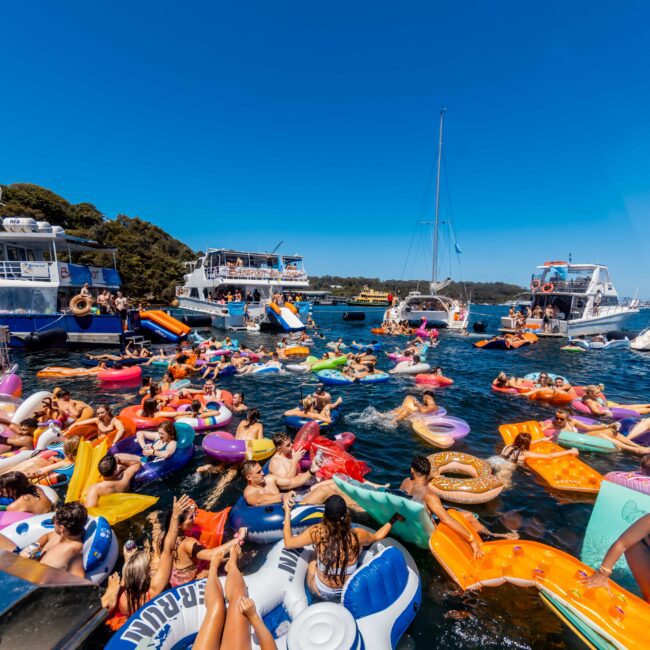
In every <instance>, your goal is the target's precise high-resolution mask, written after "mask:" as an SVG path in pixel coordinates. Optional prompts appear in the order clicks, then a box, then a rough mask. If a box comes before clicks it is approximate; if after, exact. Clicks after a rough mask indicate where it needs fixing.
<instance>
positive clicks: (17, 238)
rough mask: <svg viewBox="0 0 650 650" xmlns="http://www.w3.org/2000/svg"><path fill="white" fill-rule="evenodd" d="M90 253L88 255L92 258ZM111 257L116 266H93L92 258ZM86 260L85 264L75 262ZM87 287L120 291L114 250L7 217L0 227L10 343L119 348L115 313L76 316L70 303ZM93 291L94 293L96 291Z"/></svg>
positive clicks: (0, 310) (2, 300)
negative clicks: (73, 344)
mask: <svg viewBox="0 0 650 650" xmlns="http://www.w3.org/2000/svg"><path fill="white" fill-rule="evenodd" d="M89 254H90V255H89ZM93 255H94V256H96V257H98V258H99V259H102V258H103V259H111V260H112V266H111V267H105V266H91V265H88V264H87V263H86V260H87V259H88V258H89V257H93ZM82 256H83V259H84V263H83V264H80V263H75V260H79V259H80V258H81V257H82ZM85 283H88V285H89V287H90V288H91V292H92V293H93V294H96V293H97V290H98V289H99V290H103V289H110V290H113V291H114V290H116V289H118V288H119V286H120V276H119V273H118V272H117V269H116V268H115V251H114V250H113V249H106V248H102V247H100V246H99V244H97V242H94V241H90V240H86V239H82V238H79V237H72V236H70V235H67V234H66V233H65V231H64V230H63V228H61V227H59V226H51V225H50V224H49V223H47V222H43V221H39V222H37V221H35V220H34V219H27V218H13V217H11V218H5V219H3V220H2V228H1V229H0V325H5V326H7V327H8V328H9V331H10V333H11V338H10V345H12V346H14V347H22V346H25V345H28V344H29V343H30V342H31V343H35V342H37V341H38V340H39V339H40V340H41V341H42V342H43V343H44V344H46V343H47V342H48V341H49V340H52V341H54V340H55V339H56V342H57V343H60V342H63V341H67V342H69V343H81V344H90V345H119V344H120V343H121V336H122V322H121V320H120V318H119V317H118V316H116V315H113V314H96V313H92V312H91V313H88V314H86V315H84V316H76V315H74V314H73V313H72V311H71V310H70V307H69V304H70V300H71V299H72V298H73V297H74V296H75V295H76V294H78V293H79V291H80V289H81V287H83V285H84V284H85ZM93 290H94V291H93Z"/></svg>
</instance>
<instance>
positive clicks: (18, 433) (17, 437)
mask: <svg viewBox="0 0 650 650" xmlns="http://www.w3.org/2000/svg"><path fill="white" fill-rule="evenodd" d="M0 422H1V423H2V424H6V425H8V427H9V429H10V430H11V431H12V432H13V434H14V435H11V436H8V437H7V438H5V439H4V441H5V444H7V445H9V446H10V447H15V448H16V449H34V434H35V433H36V429H38V421H37V420H36V419H35V418H25V419H24V420H23V421H22V422H21V423H20V424H14V423H12V422H11V421H10V420H6V419H5V418H0Z"/></svg>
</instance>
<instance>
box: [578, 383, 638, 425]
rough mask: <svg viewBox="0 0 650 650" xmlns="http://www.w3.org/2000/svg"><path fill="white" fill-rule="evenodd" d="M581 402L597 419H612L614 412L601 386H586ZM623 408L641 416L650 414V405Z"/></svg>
mask: <svg viewBox="0 0 650 650" xmlns="http://www.w3.org/2000/svg"><path fill="white" fill-rule="evenodd" d="M581 401H582V403H583V404H584V405H585V406H586V407H587V408H588V409H589V411H590V412H591V413H592V414H593V415H595V416H596V417H603V416H605V417H612V412H611V411H610V409H609V408H608V406H607V400H606V399H605V398H604V396H603V395H602V391H601V389H600V386H586V387H585V394H584V395H583V396H582V400H581ZM621 406H622V407H623V408H626V409H628V410H630V411H636V412H637V413H639V415H646V414H648V413H650V404H624V405H621Z"/></svg>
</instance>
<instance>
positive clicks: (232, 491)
mask: <svg viewBox="0 0 650 650" xmlns="http://www.w3.org/2000/svg"><path fill="white" fill-rule="evenodd" d="M350 309H351V308H347V309H346V308H342V307H316V308H315V309H314V318H315V320H316V322H317V323H318V324H319V326H320V327H321V328H322V332H323V334H324V335H325V337H326V338H325V339H324V340H317V342H316V345H315V346H314V348H313V349H314V351H315V352H316V353H319V352H322V351H323V349H324V344H325V342H326V341H327V340H336V339H337V338H338V337H339V336H341V337H343V339H344V340H345V341H346V342H347V343H350V342H351V341H352V340H356V341H357V342H370V341H371V340H373V339H377V340H379V341H380V342H381V343H382V346H383V351H382V352H381V353H380V354H379V358H380V359H381V360H380V362H379V367H380V368H383V369H386V370H388V369H389V368H391V367H392V365H393V364H392V362H390V361H389V360H388V359H387V358H386V357H385V355H384V353H383V352H384V351H392V350H393V349H394V348H395V347H396V346H401V345H403V344H404V342H405V340H406V339H405V338H404V337H376V336H373V335H372V334H370V328H371V327H375V326H377V325H379V323H380V321H381V316H382V313H383V312H382V310H381V309H366V310H365V311H366V320H365V322H363V323H356V322H354V323H348V322H345V321H343V318H342V315H343V312H344V311H346V310H347V311H349V310H350ZM504 309H505V308H504V307H487V306H476V307H474V312H475V316H474V317H473V320H479V319H480V320H482V321H484V322H485V323H486V325H487V327H488V330H487V332H488V333H490V334H491V333H495V332H496V329H497V327H498V318H499V316H500V315H501V314H502V313H503V312H504ZM648 321H650V312H642V313H641V314H639V315H638V316H637V317H635V319H634V320H633V321H630V323H629V327H630V329H632V330H639V329H641V328H643V327H645V326H646V325H647V324H648ZM215 333H216V334H217V336H219V335H223V332H217V331H216V330H215ZM239 338H240V340H241V341H242V342H245V343H247V344H248V345H249V346H251V347H254V346H257V345H259V344H260V343H264V344H265V345H267V346H273V344H274V341H275V340H277V337H276V336H274V335H270V334H244V335H241V336H240V337H239ZM476 338H478V337H477V336H476V335H470V336H461V335H456V334H447V333H443V334H442V336H441V343H440V345H439V346H438V347H437V348H436V349H435V350H433V351H430V352H429V355H428V358H427V361H428V362H429V363H430V364H431V365H434V366H435V365H439V366H442V368H443V369H444V372H445V374H446V375H447V376H449V377H451V378H453V379H454V382H455V383H454V385H453V386H451V387H448V388H444V389H437V390H436V397H437V400H438V401H439V403H440V404H441V405H442V406H444V407H445V408H446V409H447V411H448V413H449V414H450V415H454V416H457V417H461V418H463V419H465V420H467V422H469V424H470V425H471V432H470V434H469V435H468V436H467V437H466V438H464V439H463V440H461V441H459V442H458V443H457V444H456V446H455V449H458V450H459V451H463V452H467V453H471V454H474V455H476V456H478V457H480V458H490V457H492V456H494V455H495V454H497V453H498V452H499V450H500V449H501V448H502V446H503V445H502V441H501V437H500V436H499V433H498V426H499V425H500V424H502V423H505V422H519V421H523V420H530V419H544V418H546V417H547V416H548V415H549V414H550V413H552V410H551V409H550V408H549V407H547V406H544V405H543V404H541V403H538V402H531V401H529V400H526V399H523V398H517V397H513V396H508V395H501V394H496V393H494V392H492V391H491V389H490V383H491V381H492V379H493V378H494V377H495V376H496V375H497V374H498V372H499V371H500V370H505V371H506V372H507V373H509V374H515V375H517V376H523V375H525V374H527V373H529V372H534V371H539V370H546V371H549V372H555V373H558V374H561V375H563V376H566V377H567V378H568V379H569V380H570V381H571V382H572V383H574V384H587V383H595V382H603V383H604V384H605V386H606V393H607V395H608V397H609V398H610V399H614V400H616V401H621V402H629V403H633V402H645V401H648V400H649V398H650V378H649V376H648V373H647V369H648V367H650V354H646V353H638V352H634V351H632V350H614V351H610V352H607V351H605V352H602V351H591V352H586V353H584V354H571V353H567V352H561V351H560V347H561V346H562V345H563V344H564V342H563V340H561V339H559V340H542V341H540V342H539V343H538V344H537V345H535V346H529V347H524V348H521V349H519V350H516V351H499V350H478V349H475V348H474V347H472V345H471V342H472V341H473V340H476ZM82 356H83V353H82V352H77V351H73V352H65V353H64V352H61V351H56V352H32V353H23V352H16V353H15V354H14V358H15V360H16V361H17V362H18V364H19V366H20V372H21V374H22V377H23V381H24V386H25V388H24V393H25V394H29V393H31V392H33V391H34V390H37V389H44V388H49V389H51V388H54V386H56V385H65V386H67V387H68V388H69V389H70V390H71V391H72V393H73V396H74V397H77V398H79V399H83V400H85V401H89V402H90V403H92V404H93V405H97V404H98V403H100V402H106V403H108V404H110V405H111V406H112V407H113V408H114V409H115V410H117V411H119V410H120V409H121V408H123V407H124V406H127V405H129V404H132V403H133V402H134V401H135V399H136V390H135V389H133V388H131V389H129V388H117V389H116V388H110V389H105V388H102V387H101V386H98V384H97V383H96V382H95V381H93V380H85V379H83V380H67V381H62V380H51V379H37V378H36V372H37V371H38V370H39V369H40V368H42V367H44V366H47V365H67V366H76V365H79V361H80V359H81V358H82ZM145 373H146V374H151V375H152V376H154V377H160V376H161V374H162V373H161V371H160V370H157V369H154V368H145ZM316 384H317V381H316V379H315V377H313V376H312V375H311V374H293V373H286V374H284V373H283V374H279V375H276V374H271V375H257V376H255V375H249V376H245V377H241V378H239V377H232V378H227V379H225V380H223V381H222V382H221V384H220V385H221V386H222V387H223V388H225V389H227V390H230V391H233V392H235V391H243V392H244V393H245V394H246V402H247V403H248V404H249V406H256V407H258V408H259V410H260V412H261V414H262V421H263V423H264V427H265V434H266V435H267V436H271V435H272V434H273V433H275V432H276V431H279V430H282V429H283V427H284V425H283V419H282V414H283V412H284V411H285V410H287V409H288V408H291V407H293V406H295V405H296V404H297V402H298V400H299V399H300V396H301V393H306V392H307V391H311V390H313V387H314V386H315V385H316ZM412 391H417V389H416V388H415V382H414V380H413V379H412V378H408V377H401V378H400V377H392V378H391V380H390V381H389V382H388V383H386V384H378V385H353V386H346V387H341V388H338V387H335V389H334V390H332V391H331V392H332V393H333V394H334V395H341V396H342V397H343V399H344V400H345V401H344V414H345V417H344V418H342V419H341V420H340V421H339V422H338V423H337V426H336V429H335V431H353V432H354V433H355V434H356V435H357V441H356V443H355V445H354V447H353V448H352V450H351V451H352V453H354V455H355V456H356V457H358V458H359V459H362V460H364V461H366V462H367V463H368V464H369V465H370V466H371V467H372V472H371V474H370V475H369V477H368V478H369V479H371V480H373V481H375V482H379V483H390V484H391V486H393V487H398V486H399V484H400V482H401V480H402V479H403V478H404V477H405V476H407V475H408V472H409V466H410V462H411V458H412V457H413V455H414V454H416V453H418V452H422V453H425V454H431V453H435V451H436V449H435V448H432V447H430V446H428V445H426V444H425V443H424V442H423V441H422V440H421V439H420V438H418V437H417V436H416V435H415V434H414V433H412V432H411V430H410V427H409V426H408V425H402V426H399V427H393V426H390V425H389V424H387V423H386V422H385V420H383V419H382V418H381V416H380V413H382V412H385V411H387V410H389V409H391V408H393V407H395V406H397V405H398V404H399V403H400V402H401V400H402V399H403V398H404V396H405V395H407V394H408V393H409V392H412ZM237 423H238V419H237V418H234V419H233V421H232V422H231V424H230V425H229V427H228V430H229V431H231V432H233V433H234V430H235V428H236V426H237ZM581 456H582V458H583V459H584V460H586V461H587V462H588V463H589V464H590V465H592V466H593V467H594V468H595V469H597V470H598V471H600V472H602V473H606V472H608V471H612V470H630V469H634V468H635V467H636V466H638V462H639V461H638V457H635V456H631V455H625V454H620V453H617V454H611V455H601V456H599V455H595V454H585V453H582V454H581ZM204 462H206V458H205V456H204V455H203V453H202V452H201V451H200V449H199V451H198V453H197V454H196V456H195V458H194V460H193V462H192V464H191V465H190V466H189V467H187V468H186V469H185V470H184V471H182V472H180V473H179V474H177V475H176V476H174V477H172V478H171V479H169V480H167V481H165V482H164V483H162V482H161V483H154V484H151V485H149V486H147V488H146V489H145V491H146V492H147V493H148V494H153V495H156V496H159V497H160V501H159V502H158V505H157V506H155V508H159V509H162V510H166V509H167V508H168V507H169V505H170V503H171V498H172V496H173V495H175V494H176V495H179V494H182V493H187V494H189V495H190V496H191V497H192V498H194V499H195V500H196V501H197V503H198V504H199V506H200V507H203V506H204V505H205V504H206V502H207V503H210V504H211V506H210V509H212V510H219V509H221V508H223V507H226V506H228V505H231V504H232V503H234V501H235V500H236V499H237V498H238V497H239V496H240V494H241V491H242V487H243V483H242V481H241V480H240V479H236V480H235V481H233V482H232V483H230V484H229V485H227V486H226V487H225V489H223V490H221V489H218V490H217V485H218V479H217V478H214V477H201V476H199V475H197V474H195V472H194V470H195V469H196V467H198V466H199V465H200V464H203V463H204ZM593 503H594V498H592V497H590V496H572V495H569V496H567V494H560V493H557V492H555V493H554V492H552V491H551V490H550V489H549V488H548V487H546V486H544V485H543V484H542V483H541V482H540V480H538V479H537V478H536V475H534V474H533V473H532V472H530V471H529V470H527V469H525V468H518V469H517V470H516V471H515V473H514V474H513V476H512V480H511V484H510V486H509V487H508V488H507V489H506V490H504V491H503V492H502V494H501V495H500V497H499V498H497V499H496V500H494V501H492V502H490V503H487V504H484V505H480V506H469V508H468V509H472V510H474V511H475V512H477V513H478V514H479V515H480V517H481V520H482V521H483V522H484V523H485V524H486V525H487V526H488V528H493V529H495V530H497V531H500V532H503V531H504V530H505V529H506V528H510V529H513V530H517V531H518V532H519V533H520V535H521V536H522V538H524V539H531V540H536V541H540V542H543V543H545V544H549V545H551V546H555V547H557V548H559V549H561V550H563V551H566V552H568V553H571V554H573V555H576V556H579V554H580V548H581V545H582V538H583V535H584V531H585V529H586V526H587V522H588V521H589V516H590V512H591V509H592V506H593ZM147 514H148V513H147V512H145V513H142V514H141V515H139V516H137V517H134V518H133V519H131V520H129V521H126V522H122V523H121V524H118V525H117V526H116V527H115V532H116V534H117V536H118V538H119V540H120V542H121V543H124V542H125V541H126V540H127V539H129V538H133V539H135V540H139V541H141V540H142V539H143V538H144V536H145V535H146V534H147V533H148V531H149V524H148V522H147ZM360 521H362V522H363V523H366V524H368V523H370V522H369V520H368V519H363V518H361V519H360ZM245 551H246V552H245V555H244V561H245V564H244V565H243V566H244V572H246V565H247V564H249V565H251V566H256V565H257V564H258V563H259V561H261V555H262V554H263V553H264V548H263V547H260V546H254V545H252V544H247V545H246V547H245ZM409 551H410V552H411V553H412V555H413V556H414V558H415V559H416V561H417V564H418V566H419V569H420V575H421V578H422V588H423V601H422V607H421V609H420V611H419V613H418V615H417V617H416V619H415V621H414V622H413V624H412V625H411V627H410V628H409V630H408V634H407V635H406V636H405V637H404V638H403V640H402V642H401V643H400V648H417V649H421V650H425V649H429V648H433V647H455V648H476V647H479V646H481V647H483V648H504V647H508V648H566V647H576V648H577V647H580V643H579V642H578V641H577V640H576V639H575V637H573V636H572V634H571V633H570V632H568V631H567V630H566V629H565V628H563V626H562V625H561V623H560V621H559V619H557V618H556V617H555V616H554V615H553V614H551V613H550V611H549V610H547V609H546V607H545V606H544V605H543V604H542V602H541V600H540V599H539V597H538V595H537V591H536V590H534V589H522V588H518V587H514V586H511V585H504V586H502V587H498V588H490V589H483V590H482V591H480V592H474V593H471V594H462V593H460V591H459V590H458V589H457V587H456V586H455V583H453V582H452V581H451V579H450V578H449V577H448V576H447V575H446V573H445V572H444V570H443V569H442V568H441V567H440V566H439V565H438V563H437V562H436V560H435V559H434V558H433V557H432V556H431V554H430V553H429V552H428V551H426V550H421V549H417V548H413V547H411V548H409ZM107 638H108V634H107V632H106V631H105V630H101V631H99V632H96V633H95V634H94V635H93V637H92V638H91V640H90V641H89V647H101V646H102V645H103V643H104V642H105V641H106V639H107Z"/></svg>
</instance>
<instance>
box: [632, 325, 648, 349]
mask: <svg viewBox="0 0 650 650" xmlns="http://www.w3.org/2000/svg"><path fill="white" fill-rule="evenodd" d="M630 347H631V348H632V349H633V350H640V351H648V350H650V327H646V329H644V330H643V331H642V332H639V334H638V335H637V336H636V337H635V338H633V339H632V341H631V342H630Z"/></svg>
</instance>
